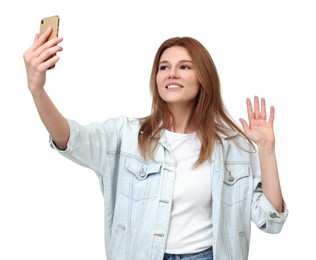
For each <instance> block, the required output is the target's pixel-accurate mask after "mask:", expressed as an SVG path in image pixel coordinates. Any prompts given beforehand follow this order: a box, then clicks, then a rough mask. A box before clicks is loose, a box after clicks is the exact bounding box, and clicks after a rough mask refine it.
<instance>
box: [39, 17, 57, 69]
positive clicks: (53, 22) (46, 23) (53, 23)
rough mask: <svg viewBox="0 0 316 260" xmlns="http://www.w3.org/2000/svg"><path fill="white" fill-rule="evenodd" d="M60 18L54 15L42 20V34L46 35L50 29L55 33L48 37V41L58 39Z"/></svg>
mask: <svg viewBox="0 0 316 260" xmlns="http://www.w3.org/2000/svg"><path fill="white" fill-rule="evenodd" d="M59 20H60V19H59V16H58V15H53V16H49V17H45V18H43V19H42V20H41V24H40V32H39V33H40V34H42V33H44V32H45V31H46V30H47V29H48V27H52V28H53V31H52V33H51V35H50V36H49V37H48V39H47V41H49V40H51V39H53V38H56V37H57V36H58V31H59ZM54 67H55V65H53V66H51V67H50V68H48V69H53V68H54Z"/></svg>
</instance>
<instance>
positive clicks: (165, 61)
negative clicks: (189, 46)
mask: <svg viewBox="0 0 316 260" xmlns="http://www.w3.org/2000/svg"><path fill="white" fill-rule="evenodd" d="M182 62H190V63H192V61H191V60H180V61H178V63H182ZM161 63H170V62H169V61H167V60H163V61H160V62H159V64H161Z"/></svg>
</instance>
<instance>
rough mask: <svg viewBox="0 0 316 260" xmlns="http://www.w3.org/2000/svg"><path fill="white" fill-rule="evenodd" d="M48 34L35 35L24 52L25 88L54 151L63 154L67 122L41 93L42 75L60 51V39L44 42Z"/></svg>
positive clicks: (67, 137) (67, 132) (43, 75)
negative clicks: (26, 87)
mask: <svg viewBox="0 0 316 260" xmlns="http://www.w3.org/2000/svg"><path fill="white" fill-rule="evenodd" d="M51 33H52V28H48V30H47V31H46V32H45V33H43V34H42V35H38V34H37V35H36V36H35V39H34V43H33V44H32V46H31V47H30V48H29V49H28V50H27V51H25V53H24V55H23V58H24V62H25V67H26V74H27V82H28V88H29V90H30V92H31V94H32V97H33V100H34V103H35V106H36V108H37V111H38V113H39V116H40V118H41V120H42V122H43V124H44V125H45V127H46V129H47V131H48V132H49V134H50V136H51V137H52V139H53V140H54V143H55V144H56V145H57V147H58V148H59V149H61V150H65V149H66V148H67V142H68V139H69V134H70V131H69V126H68V123H67V120H66V119H65V118H64V117H63V115H62V114H61V113H60V112H59V111H58V109H57V108H56V107H55V105H54V104H53V102H52V101H51V99H50V98H49V96H48V95H47V93H46V91H45V89H44V85H45V81H46V71H47V69H48V68H50V67H51V66H52V65H54V64H56V63H57V62H58V60H59V57H58V56H57V55H56V54H57V53H58V52H60V51H62V47H60V46H58V44H59V43H60V42H61V41H62V40H63V39H62V38H60V37H57V38H55V39H52V40H50V41H48V42H46V39H47V38H48V37H49V35H50V34H51Z"/></svg>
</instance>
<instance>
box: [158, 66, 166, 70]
mask: <svg viewBox="0 0 316 260" xmlns="http://www.w3.org/2000/svg"><path fill="white" fill-rule="evenodd" d="M167 69H168V67H167V66H160V67H159V70H167Z"/></svg>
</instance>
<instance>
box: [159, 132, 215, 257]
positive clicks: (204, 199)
mask: <svg viewBox="0 0 316 260" xmlns="http://www.w3.org/2000/svg"><path fill="white" fill-rule="evenodd" d="M165 137H166V139H167V141H168V143H169V144H170V146H171V151H172V153H173V155H174V157H175V159H176V162H177V167H176V182H175V188H174V198H173V205H172V212H171V223H170V228H169V233H168V238H167V245H166V250H165V252H166V253H169V254H190V253H197V252H201V251H203V250H206V249H208V248H209V247H211V246H212V204H211V176H212V172H213V162H212V161H211V160H207V161H205V162H204V163H203V164H201V165H199V167H197V168H193V166H194V164H195V162H196V160H197V159H198V157H199V153H200V147H201V141H200V139H199V138H198V136H197V135H196V133H195V132H194V133H191V134H180V133H174V132H170V131H167V130H165Z"/></svg>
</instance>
